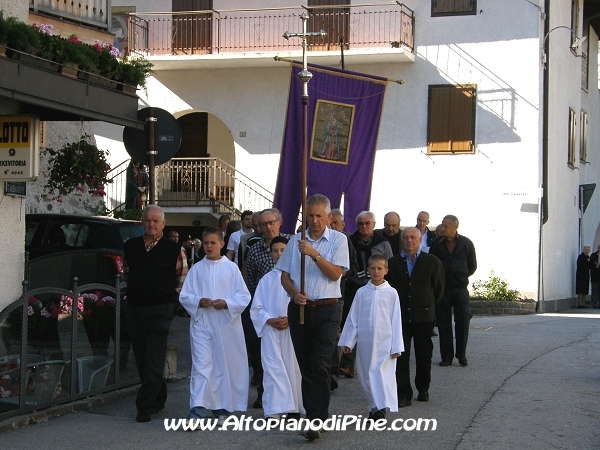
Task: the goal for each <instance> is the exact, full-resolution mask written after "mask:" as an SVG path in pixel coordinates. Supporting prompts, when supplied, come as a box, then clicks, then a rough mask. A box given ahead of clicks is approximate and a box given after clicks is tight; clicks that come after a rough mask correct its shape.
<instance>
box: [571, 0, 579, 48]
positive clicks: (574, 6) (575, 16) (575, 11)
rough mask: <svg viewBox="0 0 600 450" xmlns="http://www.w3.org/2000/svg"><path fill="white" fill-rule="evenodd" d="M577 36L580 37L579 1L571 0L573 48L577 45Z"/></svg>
mask: <svg viewBox="0 0 600 450" xmlns="http://www.w3.org/2000/svg"><path fill="white" fill-rule="evenodd" d="M577 36H579V0H571V46H572V45H573V44H575V39H577ZM573 51H576V50H573Z"/></svg>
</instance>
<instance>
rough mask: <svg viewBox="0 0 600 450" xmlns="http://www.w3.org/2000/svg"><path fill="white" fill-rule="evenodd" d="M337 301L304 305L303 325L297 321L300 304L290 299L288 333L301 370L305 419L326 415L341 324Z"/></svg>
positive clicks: (323, 417) (339, 306)
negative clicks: (333, 357) (311, 306)
mask: <svg viewBox="0 0 600 450" xmlns="http://www.w3.org/2000/svg"><path fill="white" fill-rule="evenodd" d="M340 308H341V305H340V304H339V303H333V304H331V305H324V306H317V307H314V308H309V307H308V306H306V307H305V308H304V325H300V307H299V306H298V305H296V304H295V303H294V302H290V305H289V307H288V320H289V324H290V334H291V336H292V343H293V344H294V351H295V352H296V358H297V360H298V365H299V366H300V372H301V373H302V400H303V403H304V409H305V410H306V418H307V419H322V420H325V419H327V418H328V417H329V400H330V396H331V390H330V389H331V380H330V369H331V355H332V353H333V350H334V348H335V346H336V345H337V333H338V328H339V326H340Z"/></svg>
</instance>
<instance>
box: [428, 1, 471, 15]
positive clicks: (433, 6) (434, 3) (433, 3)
mask: <svg viewBox="0 0 600 450" xmlns="http://www.w3.org/2000/svg"><path fill="white" fill-rule="evenodd" d="M461 1H462V2H465V1H469V2H470V3H471V10H459V11H456V10H454V11H444V12H436V7H438V5H437V3H438V2H445V3H455V5H454V7H453V8H452V9H456V8H457V5H456V3H457V2H461ZM476 14H477V0H431V17H447V16H474V15H476Z"/></svg>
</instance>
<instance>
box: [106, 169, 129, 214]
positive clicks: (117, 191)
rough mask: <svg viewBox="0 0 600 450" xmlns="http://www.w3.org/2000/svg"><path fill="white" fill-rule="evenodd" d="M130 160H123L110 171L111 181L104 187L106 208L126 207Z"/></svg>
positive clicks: (114, 209)
mask: <svg viewBox="0 0 600 450" xmlns="http://www.w3.org/2000/svg"><path fill="white" fill-rule="evenodd" d="M129 161H130V160H129V159H127V160H125V161H123V162H122V163H121V164H119V165H117V166H115V167H113V168H112V169H110V172H108V178H109V180H110V182H109V183H108V184H107V185H106V186H105V187H104V190H105V192H106V200H105V202H106V209H107V210H108V211H110V212H114V211H118V210H121V209H124V208H125V202H126V198H127V193H126V190H127V166H128V165H129Z"/></svg>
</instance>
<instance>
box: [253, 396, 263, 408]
mask: <svg viewBox="0 0 600 450" xmlns="http://www.w3.org/2000/svg"><path fill="white" fill-rule="evenodd" d="M252 407H253V408H255V409H262V407H263V406H262V397H259V398H257V399H256V400H254V403H252Z"/></svg>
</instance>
